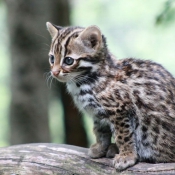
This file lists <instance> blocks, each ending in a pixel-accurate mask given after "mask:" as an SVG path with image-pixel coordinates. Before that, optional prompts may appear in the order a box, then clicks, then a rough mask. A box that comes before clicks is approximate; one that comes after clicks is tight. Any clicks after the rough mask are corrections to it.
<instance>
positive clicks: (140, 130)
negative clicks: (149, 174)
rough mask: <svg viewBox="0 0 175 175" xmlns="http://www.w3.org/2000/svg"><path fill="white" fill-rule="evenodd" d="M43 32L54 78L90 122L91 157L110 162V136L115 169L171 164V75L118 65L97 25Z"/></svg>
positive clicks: (135, 62)
mask: <svg viewBox="0 0 175 175" xmlns="http://www.w3.org/2000/svg"><path fill="white" fill-rule="evenodd" d="M47 28H48V30H49V32H50V34H51V36H52V44H51V49H50V52H49V56H50V65H51V74H52V76H53V77H54V78H56V79H57V80H59V81H61V82H66V85H67V89H68V92H69V93H70V94H71V95H72V97H73V100H74V102H75V104H76V106H77V107H78V108H79V110H80V111H85V112H87V113H88V114H90V115H91V116H92V117H93V120H94V134H95V136H96V144H94V145H92V146H91V147H90V149H89V155H90V157H92V158H99V157H103V156H107V157H111V156H112V154H111V136H112V135H114V138H115V143H116V145H117V147H118V149H119V154H115V155H114V161H113V162H114V167H115V168H116V169H117V170H124V169H126V168H128V167H130V166H133V165H134V164H135V163H136V162H137V161H146V162H153V163H159V162H175V79H174V78H173V76H172V75H171V74H170V73H169V72H168V71H166V70H165V69H164V68H163V67H162V66H161V65H159V64H157V63H154V62H152V61H143V60H139V59H133V58H129V59H123V60H116V59H115V58H114V57H113V56H112V55H111V54H110V52H109V51H108V49H107V46H106V40H105V37H104V36H103V35H102V34H101V32H100V30H99V29H98V28H97V27H96V26H90V27H88V28H82V27H58V26H55V25H52V24H51V23H47ZM72 62H73V63H72ZM69 64H71V65H69ZM113 150H115V151H116V149H113ZM114 153H116V152H114Z"/></svg>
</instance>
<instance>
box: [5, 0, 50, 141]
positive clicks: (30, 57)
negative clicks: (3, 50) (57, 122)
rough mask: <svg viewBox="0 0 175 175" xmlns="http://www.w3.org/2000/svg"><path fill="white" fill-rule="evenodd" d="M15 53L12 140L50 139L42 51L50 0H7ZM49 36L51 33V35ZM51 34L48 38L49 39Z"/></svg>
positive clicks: (12, 51) (12, 69)
mask: <svg viewBox="0 0 175 175" xmlns="http://www.w3.org/2000/svg"><path fill="white" fill-rule="evenodd" d="M6 4H7V10H8V24H9V31H10V49H9V52H10V53H11V80H10V81H11V92H12V94H11V95H12V96H11V107H10V129H11V133H10V134H11V138H10V143H11V144H22V143H32V142H49V141H50V135H49V125H48V87H47V85H46V83H45V79H44V77H43V71H45V70H46V69H47V70H48V69H49V67H48V58H47V54H42V48H43V43H45V42H46V41H45V39H44V38H42V37H40V36H38V35H43V36H44V37H45V36H48V35H47V31H46V29H45V21H46V19H48V13H49V10H50V9H49V1H48V0H42V1H41V0H39V1H38V0H37V1H36V0H25V1H24V0H15V1H11V0H6ZM48 37H49V36H48ZM49 39H50V38H48V40H49Z"/></svg>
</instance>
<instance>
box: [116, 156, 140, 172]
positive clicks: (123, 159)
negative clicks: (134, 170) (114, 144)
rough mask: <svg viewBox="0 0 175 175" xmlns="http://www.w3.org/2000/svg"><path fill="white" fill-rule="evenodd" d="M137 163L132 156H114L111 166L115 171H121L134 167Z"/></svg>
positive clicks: (135, 158)
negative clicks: (112, 165)
mask: <svg viewBox="0 0 175 175" xmlns="http://www.w3.org/2000/svg"><path fill="white" fill-rule="evenodd" d="M136 162H137V157H136V156H135V155H134V154H129V155H120V154H116V156H115V157H114V160H113V164H114V167H115V169H116V170H118V171H122V170H125V169H126V168H128V167H130V166H133V165H135V164H136Z"/></svg>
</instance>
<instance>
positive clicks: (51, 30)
mask: <svg viewBox="0 0 175 175" xmlns="http://www.w3.org/2000/svg"><path fill="white" fill-rule="evenodd" d="M46 26H47V30H48V31H49V33H50V35H51V37H52V38H54V37H55V36H56V35H57V34H58V31H59V30H60V29H61V28H62V27H59V26H56V25H54V24H52V23H50V22H46Z"/></svg>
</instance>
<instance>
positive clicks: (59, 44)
mask: <svg viewBox="0 0 175 175" xmlns="http://www.w3.org/2000/svg"><path fill="white" fill-rule="evenodd" d="M82 30H83V28H81V27H68V28H63V29H61V30H60V31H59V33H58V35H57V37H56V38H55V39H54V41H53V42H52V45H51V52H52V53H53V54H54V55H57V54H59V55H61V57H64V56H65V54H66V53H65V52H66V47H67V46H68V44H69V42H70V40H71V38H72V37H73V36H74V35H75V34H76V33H79V32H81V31H82Z"/></svg>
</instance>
